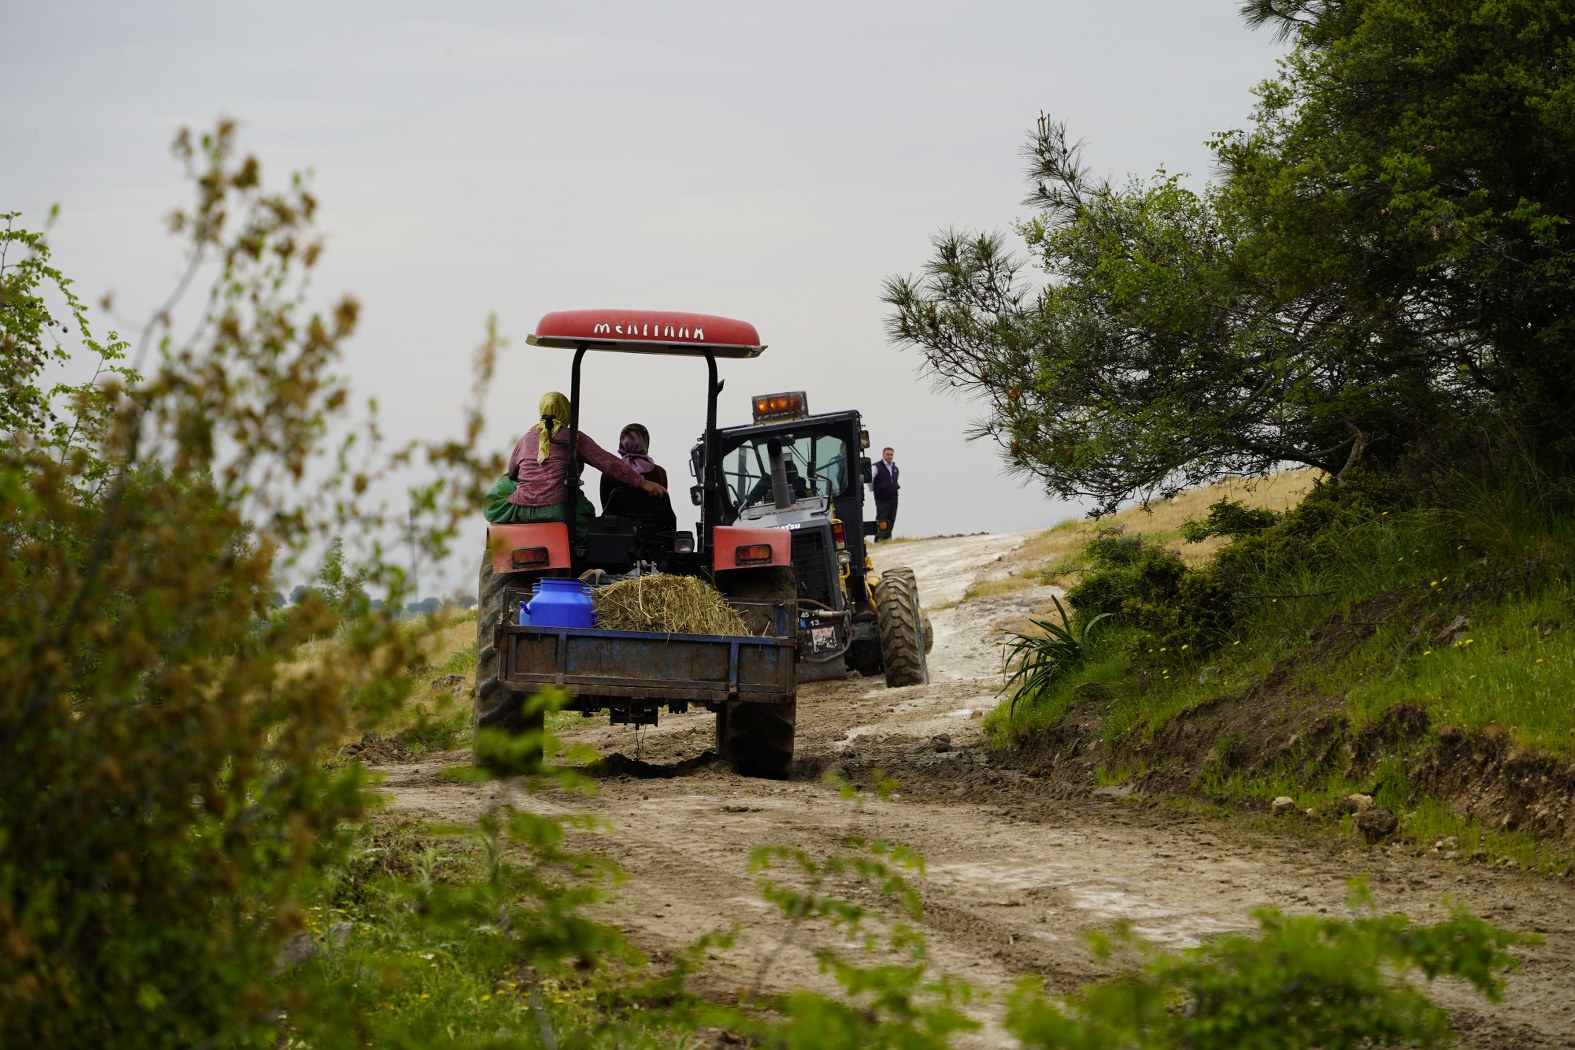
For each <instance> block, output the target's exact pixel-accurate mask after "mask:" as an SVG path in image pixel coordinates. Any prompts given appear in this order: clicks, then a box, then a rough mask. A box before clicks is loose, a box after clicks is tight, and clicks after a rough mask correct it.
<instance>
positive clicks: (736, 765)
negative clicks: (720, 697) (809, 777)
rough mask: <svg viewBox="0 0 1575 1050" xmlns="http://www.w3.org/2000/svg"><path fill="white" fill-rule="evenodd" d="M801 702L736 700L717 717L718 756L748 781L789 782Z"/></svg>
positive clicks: (725, 706)
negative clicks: (794, 732) (794, 726)
mask: <svg viewBox="0 0 1575 1050" xmlns="http://www.w3.org/2000/svg"><path fill="white" fill-rule="evenodd" d="M797 716H798V701H796V700H789V701H787V702H786V703H777V704H762V703H756V702H754V701H751V700H736V701H733V702H730V703H726V704H723V705H722V706H721V708H720V709H719V710H718V711H717V713H716V753H717V755H718V756H720V757H721V758H722V759H723V760H724V761H726V762H727V763H728V764H729V765H731V766H732V767H733V771H734V772H736V773H738V774H739V775H740V776H745V777H764V778H766V779H769V780H785V779H786V778H787V775H788V773H790V772H791V771H792V769H793V725H794V723H795V722H796V721H797Z"/></svg>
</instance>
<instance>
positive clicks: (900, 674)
mask: <svg viewBox="0 0 1575 1050" xmlns="http://www.w3.org/2000/svg"><path fill="white" fill-rule="evenodd" d="M923 616H924V610H922V609H920V608H919V588H918V584H917V583H916V582H915V581H914V577H913V571H912V570H911V569H893V570H888V571H887V572H884V573H882V574H881V577H880V579H879V580H878V581H876V583H875V617H876V620H875V623H876V627H877V628H878V629H879V630H880V651H881V660H882V662H883V663H884V664H885V665H886V684H887V685H888V686H903V685H923V684H924V683H925V682H927V681H929V678H930V672H929V667H928V665H927V664H926V662H925V659H924V653H925V645H924V625H923V623H922V617H923Z"/></svg>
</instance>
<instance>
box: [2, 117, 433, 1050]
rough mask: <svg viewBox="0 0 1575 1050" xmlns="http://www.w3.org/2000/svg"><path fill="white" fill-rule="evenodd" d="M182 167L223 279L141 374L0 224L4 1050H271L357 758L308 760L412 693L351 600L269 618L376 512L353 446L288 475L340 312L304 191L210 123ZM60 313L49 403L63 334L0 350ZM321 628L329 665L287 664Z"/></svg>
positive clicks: (404, 654) (373, 620)
mask: <svg viewBox="0 0 1575 1050" xmlns="http://www.w3.org/2000/svg"><path fill="white" fill-rule="evenodd" d="M176 154H177V156H178V157H179V158H180V159H181V160H182V161H183V162H184V163H185V164H186V166H187V167H188V170H189V172H190V175H191V177H192V180H193V184H194V186H195V188H196V194H197V200H196V203H195V205H194V206H193V207H192V208H191V209H189V210H188V211H185V212H182V213H178V214H177V215H176V216H175V217H174V225H175V227H176V228H177V229H178V230H181V231H183V232H184V234H185V235H186V238H187V245H186V247H187V249H188V256H189V259H190V266H191V271H190V273H189V274H188V275H187V279H188V280H190V279H193V278H195V277H196V276H198V275H199V274H210V273H211V274H213V275H214V283H213V285H212V287H211V288H210V289H209V294H208V296H207V297H206V299H205V305H204V307H203V310H204V313H203V314H202V315H201V316H200V318H184V319H183V322H190V321H196V322H197V323H195V324H191V323H182V325H181V328H182V331H184V332H189V333H192V334H190V335H189V337H188V338H187V340H186V341H185V342H177V341H176V340H175V339H174V338H173V337H172V335H171V334H170V332H171V327H172V316H173V315H172V314H171V313H168V312H161V314H160V315H158V316H157V317H156V318H155V319H154V320H153V321H152V322H150V325H149V328H148V330H147V331H146V332H145V333H144V334H143V336H142V339H141V344H140V346H141V349H140V350H139V351H137V353H138V357H139V359H141V358H148V357H151V359H152V360H154V361H155V362H156V364H155V366H154V367H153V368H152V369H151V371H150V374H149V375H147V376H146V377H142V376H140V375H139V374H138V373H137V372H136V371H134V370H133V369H131V368H128V367H126V366H125V365H123V364H122V363H121V362H122V360H123V355H124V352H125V349H126V346H125V344H123V343H120V342H119V341H118V340H116V339H115V338H114V337H113V335H112V336H111V338H110V339H109V340H107V341H105V342H103V343H100V342H98V341H96V340H95V339H94V338H93V337H92V335H91V333H90V331H89V330H88V319H87V317H86V316H85V312H84V311H83V310H82V309H81V307H80V304H78V303H76V301H75V299H74V298H73V297H72V296H71V294H70V282H69V281H68V280H67V279H66V278H64V277H63V276H62V275H61V274H60V273H59V272H58V271H56V270H54V269H53V268H52V267H50V266H49V265H48V245H47V243H46V242H45V241H44V239H43V238H41V237H39V236H37V235H34V234H29V233H26V232H25V231H16V230H14V229H12V228H11V227H10V226H9V225H8V226H7V228H6V229H5V230H4V231H0V233H3V234H4V236H0V293H3V302H0V333H3V335H4V340H3V343H4V345H5V347H6V348H7V360H8V362H9V365H8V367H7V368H5V369H0V425H3V426H4V427H5V432H4V434H3V440H0V639H3V641H0V945H3V946H4V947H3V949H0V1044H3V1045H6V1046H41V1047H42V1046H115V1047H162V1046H169V1047H188V1046H212V1045H221V1044H222V1045H225V1046H248V1045H256V1046H272V1045H274V1044H275V1042H276V1040H277V1035H278V1033H277V1026H276V1023H275V1020H274V1017H275V1010H276V1005H277V996H278V990H277V988H276V986H275V968H276V963H277V957H278V952H279V948H280V946H281V944H282V943H283V942H284V941H285V940H286V938H288V937H289V936H291V935H292V934H293V933H295V932H296V931H297V930H299V929H300V928H301V925H302V922H303V919H304V916H303V907H302V903H303V899H304V898H303V893H304V889H303V887H305V886H306V885H307V884H308V883H309V877H310V875H311V873H312V872H313V871H314V870H315V869H316V868H318V867H319V866H320V865H322V864H323V863H325V862H326V861H327V860H329V859H331V858H332V857H334V856H335V855H336V854H337V853H338V849H339V846H340V840H341V834H342V831H343V829H344V828H345V827H346V821H348V820H351V819H352V818H355V817H356V816H357V815H358V814H359V813H360V812H361V811H362V791H361V787H362V783H363V781H362V777H361V775H360V772H359V768H358V767H355V766H351V767H348V768H340V769H334V770H330V769H326V768H325V767H324V765H323V764H322V763H321V761H320V759H321V757H322V755H323V754H324V753H325V751H326V750H328V749H330V748H331V747H332V746H333V745H335V744H336V743H338V742H339V741H340V740H341V739H342V737H343V735H344V734H345V732H346V730H347V727H348V725H349V720H350V717H351V715H352V712H372V713H375V712H377V711H379V710H385V709H386V708H387V707H389V706H390V705H391V704H393V703H396V702H398V701H399V700H401V699H402V698H403V697H404V696H405V695H406V694H407V693H408V690H409V688H410V683H409V680H408V678H407V676H405V675H403V674H400V673H398V669H401V668H404V667H407V666H410V664H411V663H413V662H414V655H415V654H414V649H413V646H412V644H411V643H410V641H409V639H408V638H407V637H406V635H405V634H404V633H403V632H401V631H399V630H398V629H397V628H396V626H395V625H394V624H393V623H392V621H391V620H389V619H388V618H386V617H382V616H377V615H373V614H371V613H370V612H369V611H368V610H367V609H366V608H365V605H364V603H355V605H356V606H357V607H355V608H351V607H350V605H351V603H345V604H344V605H343V607H341V608H340V609H338V610H335V609H333V608H332V607H330V606H328V605H326V604H325V603H324V602H322V601H321V600H316V599H313V600H309V601H304V602H302V603H300V604H298V605H295V606H291V607H288V608H285V609H274V608H273V605H274V602H275V592H274V586H275V584H274V579H275V576H276V570H277V569H278V568H279V567H280V566H281V563H282V562H283V561H284V560H285V559H293V558H299V557H300V556H302V555H303V554H304V553H306V552H307V551H308V549H309V548H310V547H311V546H312V545H313V544H314V543H321V542H322V541H324V540H326V539H327V538H328V537H329V536H331V535H333V534H335V531H336V529H338V528H340V527H341V526H343V525H345V524H347V519H353V520H354V521H356V522H358V523H359V524H360V525H361V526H362V527H364V528H365V529H367V530H371V529H372V528H374V527H375V524H376V523H375V522H374V521H371V520H369V519H368V518H367V517H366V516H365V515H359V514H358V512H357V511H356V509H355V508H356V505H357V500H356V497H357V496H358V495H360V494H361V493H362V492H363V490H364V489H365V487H366V478H365V477H364V476H360V475H358V474H356V472H355V471H354V469H353V467H351V466H350V465H349V460H348V457H340V459H339V461H338V464H339V465H338V467H337V468H329V469H328V470H327V471H326V473H325V472H322V471H319V472H318V473H317V474H314V475H313V476H312V481H311V483H306V482H305V481H304V480H303V479H304V478H305V477H306V476H307V470H308V466H309V464H311V463H312V462H313V461H314V459H321V458H323V457H320V456H319V453H321V452H322V451H323V450H322V449H321V448H320V445H321V442H322V439H323V435H324V433H325V431H326V429H327V426H328V424H327V420H328V419H329V417H331V416H333V415H334V414H335V413H336V412H337V411H338V410H339V409H340V408H341V406H343V405H344V404H345V403H346V398H347V395H346V391H345V389H344V387H343V386H342V384H341V382H340V381H339V380H338V379H337V378H336V377H335V376H334V374H333V366H334V364H335V362H336V358H337V355H338V353H339V349H340V346H341V344H342V342H343V341H344V340H345V339H346V338H347V337H348V336H349V335H350V333H351V332H352V331H353V329H354V327H355V320H356V306H355V304H354V302H353V301H350V300H348V299H346V300H343V301H341V302H339V303H338V304H336V305H335V306H334V307H333V308H332V309H331V311H330V312H328V313H327V314H323V315H312V316H305V317H303V316H300V314H301V313H302V308H301V305H300V303H301V297H302V295H303V294H304V288H305V284H306V279H307V275H308V274H309V273H310V271H311V269H312V266H313V264H314V262H315V260H316V258H317V252H318V246H317V244H316V242H315V240H314V237H313V235H312V228H311V217H312V214H313V211H314V209H315V201H314V200H313V199H312V197H311V195H310V194H309V193H308V192H307V191H306V189H305V187H304V186H303V184H302V183H301V182H300V181H299V180H297V181H296V182H295V183H293V184H292V186H291V188H290V189H289V190H288V191H286V192H282V193H268V192H265V191H264V189H263V187H262V181H261V177H260V171H259V168H258V165H257V163H256V161H255V160H253V159H251V158H241V157H239V156H237V155H236V154H235V152H234V148H233V141H232V135H231V128H230V127H229V126H228V125H224V126H221V127H220V128H219V129H218V131H217V132H216V133H215V134H212V135H209V136H205V137H203V138H202V139H201V140H200V142H198V141H193V140H192V139H191V138H190V137H189V136H186V135H184V134H183V135H182V136H181V137H180V138H179V139H178V140H177V143H176ZM18 253H20V256H19V255H18ZM51 301H61V302H64V303H66V304H67V305H66V307H65V309H66V310H67V311H68V312H69V316H71V317H72V318H73V319H74V321H75V324H74V325H73V326H72V327H73V328H74V329H75V330H76V333H77V337H78V338H80V339H81V340H82V346H83V347H84V348H85V350H86V352H87V354H88V355H89V357H90V358H92V357H96V358H97V368H96V375H97V376H98V377H99V380H100V381H99V382H97V383H93V382H90V383H87V384H84V385H81V386H77V387H63V386H58V385H56V386H50V385H49V383H48V382H47V380H46V378H45V372H44V369H45V366H46V365H47V364H49V362H50V361H52V360H56V359H63V358H65V357H69V356H70V354H69V353H68V352H67V351H66V350H65V349H64V347H63V344H60V343H55V344H54V346H55V353H54V355H53V356H51V355H49V354H31V355H30V354H29V353H24V352H18V353H16V354H15V355H13V354H11V351H12V350H13V349H16V348H33V347H38V346H41V345H45V344H48V343H49V342H50V340H51V339H55V338H57V337H56V336H54V335H53V334H52V333H53V331H54V330H55V329H59V328H61V327H63V326H62V325H60V324H59V323H53V322H51V320H50V319H51V318H52V317H53V315H52V314H51V313H50V312H49V311H48V310H45V309H43V308H40V307H39V306H38V305H37V304H39V303H47V302H51ZM177 305H178V304H176V303H171V304H170V310H172V311H175V312H176V313H178V312H179V311H178V309H177ZM56 312H59V311H58V310H57V311H56ZM150 351H156V352H153V353H151V354H150V353H149V352H150ZM84 363H86V364H88V365H89V366H92V365H93V364H94V362H93V361H92V360H91V359H90V360H88V361H87V362H84ZM133 363H140V360H139V361H136V362H133ZM51 420H53V422H51ZM459 475H460V472H459V471H458V470H456V471H455V473H454V475H453V476H456V477H457V476H459ZM334 553H335V556H336V557H338V558H339V559H340V567H341V569H342V570H343V572H344V573H345V574H346V575H345V578H346V579H349V578H350V576H351V575H354V578H355V579H357V580H359V579H362V578H364V577H362V576H361V575H360V573H361V570H360V569H359V568H357V569H351V568H349V567H347V566H345V565H344V555H343V554H342V552H341V551H340V549H339V548H337V547H336V548H334ZM372 568H374V569H375V568H376V566H375V563H374V565H373V566H372ZM376 582H377V583H380V584H388V585H390V586H392V587H393V593H395V594H398V593H399V590H398V577H397V573H387V572H384V573H383V574H382V575H381V576H379V577H377V578H376ZM330 633H333V634H335V641H334V646H335V651H334V654H333V658H332V659H324V658H316V659H313V658H309V657H308V658H303V657H302V655H301V646H302V643H303V642H304V641H305V640H307V639H309V638H312V637H316V636H321V635H326V634H330Z"/></svg>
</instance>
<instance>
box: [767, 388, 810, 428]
mask: <svg viewBox="0 0 1575 1050" xmlns="http://www.w3.org/2000/svg"><path fill="white" fill-rule="evenodd" d="M754 401H755V422H756V423H770V422H772V421H774V420H778V419H798V418H799V417H801V416H807V415H809V396H808V395H807V394H805V393H804V391H802V390H790V391H788V392H787V393H784V394H757V395H755V399H754Z"/></svg>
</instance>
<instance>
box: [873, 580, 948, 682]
mask: <svg viewBox="0 0 1575 1050" xmlns="http://www.w3.org/2000/svg"><path fill="white" fill-rule="evenodd" d="M881 576H882V578H885V577H888V576H896V577H900V578H902V579H906V580H909V581H911V582H912V584H913V601H914V604H915V605H916V606H917V605H918V602H919V580H918V577H916V576H914V574H913V570H912V569H910V568H908V567H907V566H906V565H895V566H893V567H891V568H890V569H887V570H886V571H885V572H883V573H881ZM919 624H920V626H921V627H922V628H923V629H924V651H925V653H926V654H928V653H929V652H930V650H931V649H934V648H935V628H934V627H933V626H931V624H930V614H929V613H927V612H925V611H924V608H923V607H922V606H919ZM926 664H928V661H926ZM926 674H928V668H927V667H926Z"/></svg>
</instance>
